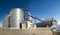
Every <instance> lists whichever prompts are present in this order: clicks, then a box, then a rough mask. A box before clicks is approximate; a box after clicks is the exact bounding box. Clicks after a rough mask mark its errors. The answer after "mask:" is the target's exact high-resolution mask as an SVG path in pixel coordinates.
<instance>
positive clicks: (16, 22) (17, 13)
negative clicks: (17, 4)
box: [11, 8, 24, 29]
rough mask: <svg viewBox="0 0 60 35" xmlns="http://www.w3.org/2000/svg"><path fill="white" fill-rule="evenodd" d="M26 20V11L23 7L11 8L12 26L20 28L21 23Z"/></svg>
mask: <svg viewBox="0 0 60 35" xmlns="http://www.w3.org/2000/svg"><path fill="white" fill-rule="evenodd" d="M23 20H24V13H23V11H22V9H20V8H15V9H12V10H11V27H12V28H17V29H18V28H20V23H22V22H23Z"/></svg>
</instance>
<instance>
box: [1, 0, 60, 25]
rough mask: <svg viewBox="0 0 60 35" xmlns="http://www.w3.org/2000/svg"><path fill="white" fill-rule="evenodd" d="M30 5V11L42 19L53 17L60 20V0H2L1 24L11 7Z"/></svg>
mask: <svg viewBox="0 0 60 35" xmlns="http://www.w3.org/2000/svg"><path fill="white" fill-rule="evenodd" d="M24 7H28V8H29V12H30V13H31V14H32V15H33V16H36V17H38V18H40V19H42V20H43V19H45V18H46V17H50V18H51V17H53V18H54V19H56V20H57V21H60V0H5V1H3V0H0V25H2V21H3V19H4V18H5V16H6V15H7V14H9V12H10V9H11V8H24Z"/></svg>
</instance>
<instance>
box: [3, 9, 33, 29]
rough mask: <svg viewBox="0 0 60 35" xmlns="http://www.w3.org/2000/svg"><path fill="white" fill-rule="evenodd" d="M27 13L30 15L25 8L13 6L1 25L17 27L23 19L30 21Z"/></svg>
mask: <svg viewBox="0 0 60 35" xmlns="http://www.w3.org/2000/svg"><path fill="white" fill-rule="evenodd" d="M28 15H30V13H29V12H28V11H26V10H23V9H21V8H13V9H11V11H10V14H9V16H7V18H6V19H5V20H4V21H5V22H4V23H3V27H5V26H6V27H10V28H16V29H19V28H20V27H21V24H23V22H24V21H31V22H32V18H31V17H29V16H28ZM5 23H6V24H5Z"/></svg>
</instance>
